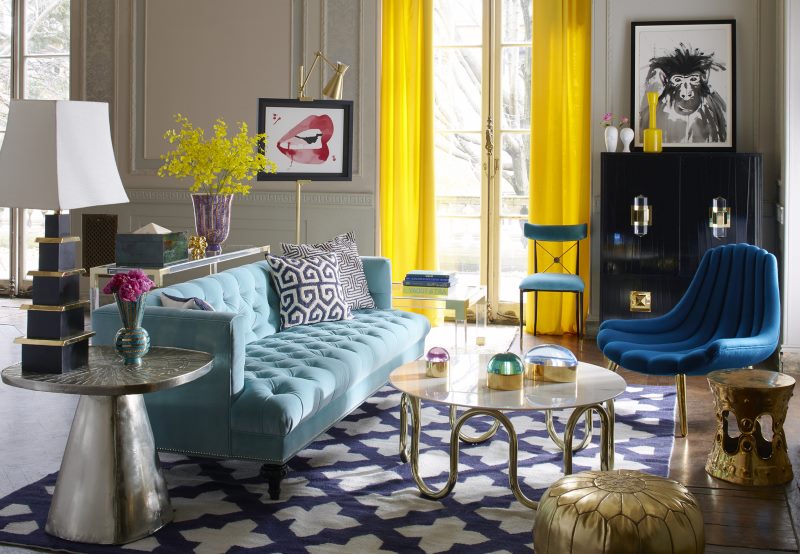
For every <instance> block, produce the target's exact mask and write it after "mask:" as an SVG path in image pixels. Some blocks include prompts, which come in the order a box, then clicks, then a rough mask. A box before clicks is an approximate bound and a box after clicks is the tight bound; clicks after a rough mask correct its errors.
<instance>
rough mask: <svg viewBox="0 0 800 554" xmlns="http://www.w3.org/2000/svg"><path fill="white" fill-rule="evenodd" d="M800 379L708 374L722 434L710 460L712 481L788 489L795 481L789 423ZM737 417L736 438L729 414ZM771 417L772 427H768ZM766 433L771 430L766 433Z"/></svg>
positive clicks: (753, 372)
mask: <svg viewBox="0 0 800 554" xmlns="http://www.w3.org/2000/svg"><path fill="white" fill-rule="evenodd" d="M794 383H795V381H794V378H793V377H790V376H789V375H786V374H784V373H778V372H777V371H767V370H765V369H733V370H732V369H726V370H720V371H713V372H711V373H709V374H708V384H709V386H710V387H711V391H712V392H713V393H714V407H715V408H716V412H717V433H716V435H715V437H714V446H713V447H712V449H711V452H710V453H709V455H708V461H706V472H707V473H708V474H709V475H711V476H712V477H716V478H717V479H722V480H723V481H728V482H730V483H736V484H737V485H782V484H783V483H788V482H789V481H791V480H792V463H791V462H790V461H789V452H788V450H787V449H786V436H785V435H784V433H783V422H784V421H785V420H786V411H787V409H788V408H789V399H790V398H791V397H792V391H793V390H794ZM729 414H730V415H733V416H734V417H735V418H736V424H737V426H738V427H739V429H738V433H735V434H736V436H731V434H730V432H729V429H728V415H729ZM765 415H768V416H770V418H771V422H768V426H770V427H771V429H769V430H768V431H767V430H766V429H763V428H762V417H763V416H765ZM765 431H767V432H766V433H765Z"/></svg>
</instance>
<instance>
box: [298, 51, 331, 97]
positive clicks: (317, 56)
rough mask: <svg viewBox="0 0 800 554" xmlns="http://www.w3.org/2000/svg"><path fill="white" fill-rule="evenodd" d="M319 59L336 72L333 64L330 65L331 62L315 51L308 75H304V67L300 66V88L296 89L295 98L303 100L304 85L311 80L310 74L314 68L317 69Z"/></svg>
mask: <svg viewBox="0 0 800 554" xmlns="http://www.w3.org/2000/svg"><path fill="white" fill-rule="evenodd" d="M320 58H322V60H323V61H324V62H325V63H327V64H328V66H330V68H331V69H333V70H334V71H336V66H335V65H334V64H333V63H331V61H330V60H329V59H328V58H326V57H325V54H323V53H322V51H321V50H317V52H316V54H314V61H313V62H312V63H311V68H310V69H309V70H308V73H305V75H304V67H303V66H302V65H301V66H300V80H299V82H300V86H299V87H298V89H297V96H298V98H300V99H301V100H302V99H303V98H305V92H306V84H307V83H308V80H309V79H310V78H311V75H312V73H314V68H315V67H317V62H318V61H319V59H320Z"/></svg>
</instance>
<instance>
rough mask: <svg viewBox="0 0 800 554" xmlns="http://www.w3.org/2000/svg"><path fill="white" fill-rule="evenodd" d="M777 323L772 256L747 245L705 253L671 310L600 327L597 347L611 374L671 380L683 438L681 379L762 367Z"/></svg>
mask: <svg viewBox="0 0 800 554" xmlns="http://www.w3.org/2000/svg"><path fill="white" fill-rule="evenodd" d="M780 323H781V305H780V289H779V288H778V262H777V261H776V260H775V256H773V255H772V254H770V253H769V252H767V251H766V250H764V249H763V248H759V247H757V246H752V245H750V244H744V243H739V244H727V245H724V246H717V247H716V248H711V249H710V250H708V251H707V252H706V253H705V255H703V259H702V260H700V265H699V266H698V268H697V271H696V272H695V274H694V277H693V278H692V282H691V283H690V284H689V288H688V289H687V290H686V293H685V294H684V295H683V297H682V298H681V299H680V301H679V302H678V303H677V304H676V305H675V307H674V308H672V310H670V311H669V312H668V313H666V314H664V315H662V316H659V317H654V318H651V319H635V320H623V319H609V320H607V321H604V322H603V323H602V324H601V325H600V331H599V333H598V334H597V346H599V347H600V350H602V351H603V354H604V355H605V357H606V358H608V359H609V360H610V369H613V370H616V369H617V367H622V368H625V369H628V370H630V371H636V372H638V373H645V374H648V375H674V376H675V382H676V386H677V389H678V412H679V417H680V430H681V435H682V436H684V437H685V436H686V434H687V432H688V424H687V421H686V375H706V374H707V373H710V372H712V371H715V370H717V369H734V368H741V367H748V366H751V365H754V364H757V363H759V362H762V361H764V360H765V359H767V358H768V357H769V356H771V355H772V353H773V352H775V349H776V348H777V347H778V340H779V338H780Z"/></svg>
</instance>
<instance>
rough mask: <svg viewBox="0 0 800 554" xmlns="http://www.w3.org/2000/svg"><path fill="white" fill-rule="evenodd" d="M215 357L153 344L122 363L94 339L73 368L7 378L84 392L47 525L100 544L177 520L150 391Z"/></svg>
mask: <svg viewBox="0 0 800 554" xmlns="http://www.w3.org/2000/svg"><path fill="white" fill-rule="evenodd" d="M213 359H214V358H213V356H211V355H210V354H207V353H206V352H198V351H196V350H184V349H181V348H160V347H159V348H151V349H150V352H149V353H148V354H147V355H146V356H144V357H143V358H142V365H140V366H126V365H123V363H122V359H121V358H120V357H119V356H118V355H117V353H116V351H115V350H114V349H113V348H112V347H107V346H90V347H89V363H88V364H87V365H85V366H81V367H79V368H76V369H74V370H73V371H69V372H67V373H26V372H23V371H22V369H21V367H20V364H16V365H13V366H11V367H7V368H6V369H4V370H3V372H2V379H3V382H4V383H6V384H8V385H11V386H14V387H20V388H23V389H30V390H36V391H45V392H60V393H64V394H79V395H81V397H80V400H79V402H78V408H77V409H76V410H75V417H74V418H73V419H72V427H71V428H70V431H69V439H68V440H67V447H66V448H65V449H64V457H63V458H62V460H61V469H60V470H59V472H58V480H57V481H56V488H55V491H54V492H53V500H52V502H51V503H50V513H49V514H48V516H47V525H46V526H45V531H47V532H48V533H49V534H51V535H55V536H56V537H60V538H62V539H67V540H71V541H79V542H86V543H93V544H124V543H128V542H131V541H134V540H137V539H140V538H142V537H146V536H148V535H150V534H152V533H154V532H156V531H158V530H159V529H160V528H161V527H163V526H164V525H166V524H167V523H169V522H170V521H172V507H171V506H170V502H169V494H168V493H167V484H166V482H165V481H164V476H163V475H162V473H161V467H160V465H159V463H158V454H157V453H156V449H155V445H154V444H153V431H152V429H151V428H150V420H148V418H147V411H146V410H145V406H144V399H143V397H142V394H143V393H148V392H155V391H159V390H164V389H169V388H172V387H177V386H178V385H182V384H184V383H188V382H189V381H194V380H195V379H197V378H199V377H202V376H203V375H205V374H206V373H208V372H209V371H210V370H211V362H212V361H213Z"/></svg>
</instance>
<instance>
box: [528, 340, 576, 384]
mask: <svg viewBox="0 0 800 554" xmlns="http://www.w3.org/2000/svg"><path fill="white" fill-rule="evenodd" d="M577 369H578V359H577V358H576V357H575V354H573V353H572V352H571V351H570V350H569V349H568V348H564V347H563V346H559V345H557V344H541V345H539V346H534V347H533V348H531V349H530V350H528V351H527V352H526V353H525V378H526V379H531V380H534V381H537V380H541V381H555V382H558V383H571V382H573V381H575V380H576V377H577Z"/></svg>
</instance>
